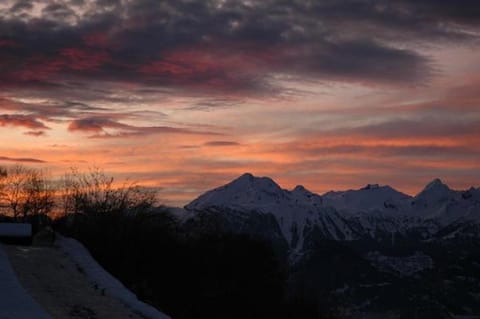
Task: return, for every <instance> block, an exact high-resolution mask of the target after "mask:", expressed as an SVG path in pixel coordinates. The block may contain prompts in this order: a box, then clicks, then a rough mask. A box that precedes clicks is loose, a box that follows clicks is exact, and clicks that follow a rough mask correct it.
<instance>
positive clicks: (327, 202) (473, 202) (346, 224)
mask: <svg viewBox="0 0 480 319" xmlns="http://www.w3.org/2000/svg"><path fill="white" fill-rule="evenodd" d="M185 210H186V211H187V213H188V216H190V217H189V220H195V219H198V218H200V217H202V219H203V220H209V221H210V222H211V221H216V222H217V224H218V221H219V220H220V219H221V220H222V222H221V224H222V225H223V226H222V227H226V228H227V229H228V230H229V231H234V232H240V233H250V234H255V235H261V236H263V237H265V238H275V239H278V238H283V239H284V241H285V243H286V245H287V247H288V249H289V250H290V252H300V251H303V250H306V249H308V247H309V245H311V243H312V241H315V240H318V239H328V240H335V241H345V240H346V241H351V240H361V239H375V240H390V238H391V237H392V236H393V235H396V236H414V237H415V238H420V239H429V238H435V237H438V236H441V237H442V238H444V237H445V238H448V236H453V235H452V234H462V233H463V231H462V230H467V229H469V231H471V229H472V227H473V226H472V225H479V227H478V228H479V229H480V189H478V188H471V189H469V190H468V191H456V190H452V189H450V188H449V187H448V186H447V185H446V184H444V183H443V182H442V181H441V180H440V179H435V180H433V181H432V182H430V183H428V184H427V186H426V187H425V188H424V189H423V190H422V191H421V192H420V193H419V194H417V195H416V196H414V197H411V196H408V195H406V194H403V193H401V192H399V191H397V190H395V189H393V188H392V187H390V186H380V185H377V184H369V185H367V186H366V187H364V188H361V189H358V190H348V191H341V192H338V191H337V192H333V191H332V192H328V193H326V194H324V195H322V196H321V195H318V194H315V193H312V192H310V191H309V190H307V189H306V188H305V187H303V186H297V187H295V188H294V189H293V190H291V191H290V190H285V189H282V188H281V187H280V186H279V185H278V184H276V183H275V182H274V181H273V180H272V179H270V178H268V177H255V176H253V175H252V174H248V173H247V174H244V175H242V176H240V177H238V178H237V179H235V180H233V181H232V182H230V183H228V184H226V185H224V186H221V187H218V188H215V189H213V190H210V191H208V192H206V193H205V194H203V195H201V196H200V197H198V198H197V199H195V200H194V201H192V202H191V203H190V204H188V205H186V206H185ZM207 217H208V218H207ZM474 229H477V228H474Z"/></svg>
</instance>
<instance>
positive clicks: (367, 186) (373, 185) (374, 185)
mask: <svg viewBox="0 0 480 319" xmlns="http://www.w3.org/2000/svg"><path fill="white" fill-rule="evenodd" d="M378 188H380V185H378V184H367V185H366V186H365V187H364V188H362V190H366V189H378Z"/></svg>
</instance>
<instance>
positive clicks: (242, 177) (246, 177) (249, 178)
mask: <svg viewBox="0 0 480 319" xmlns="http://www.w3.org/2000/svg"><path fill="white" fill-rule="evenodd" d="M254 178H255V176H253V174H252V173H248V172H247V173H244V174H242V175H240V176H239V177H238V178H236V180H237V181H240V180H242V181H243V180H244V181H252V180H253V179H254Z"/></svg>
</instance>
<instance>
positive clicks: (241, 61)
mask: <svg viewBox="0 0 480 319" xmlns="http://www.w3.org/2000/svg"><path fill="white" fill-rule="evenodd" d="M32 2H33V1H26V0H19V1H14V2H12V6H11V7H10V11H12V12H13V13H10V15H9V14H8V13H7V14H6V15H4V18H2V19H1V20H0V30H1V31H0V41H4V42H5V41H13V42H14V43H18V46H15V47H9V48H8V50H2V52H1V53H0V58H1V60H0V61H2V62H0V65H1V67H2V70H4V72H2V75H1V76H0V80H1V82H2V86H5V85H27V84H28V85H39V84H41V83H48V82H52V81H53V82H54V83H55V82H57V83H61V82H62V81H65V79H66V78H69V77H77V78H83V79H85V78H86V79H89V78H91V79H93V78H94V79H96V80H111V81H129V82H136V83H149V84H152V85H156V86H167V87H168V86H171V87H188V88H192V87H193V88H194V89H198V90H199V91H205V90H208V91H217V92H225V91H226V92H232V91H247V92H251V93H253V92H262V91H265V90H267V91H268V90H271V89H272V86H271V84H270V79H271V76H272V75H273V74H276V73H286V74H293V75H298V76H304V77H305V76H307V77H312V78H319V79H334V80H340V81H364V82H372V81H373V82H376V83H390V84H392V83H396V84H412V83H416V82H424V81H428V79H429V77H430V76H431V74H432V64H431V61H430V59H429V57H426V56H423V55H422V54H421V53H419V52H418V51H417V50H416V46H417V45H418V43H419V42H420V41H421V42H422V43H424V45H426V44H428V43H436V42H438V41H455V42H458V41H459V40H476V38H475V37H476V35H475V34H476V33H475V32H472V31H478V28H479V26H480V23H478V21H480V9H479V7H480V5H479V4H478V2H475V1H467V0H464V1H455V2H450V1H433V0H432V1H410V0H403V1H389V2H385V1H379V0H378V1H361V0H345V1H330V0H324V1H315V2H310V1H295V0H292V1H284V0H267V1H261V2H242V1H213V0H210V1H178V0H175V1H173V0H169V1H152V0H138V1H114V0H108V1H106V0H103V1H92V2H91V4H90V5H88V6H87V5H86V2H85V1H66V2H62V3H59V2H47V5H46V6H44V7H43V9H42V15H41V17H39V18H38V17H37V18H33V17H32V18H30V19H25V18H24V17H23V18H16V15H15V14H14V13H15V12H17V11H19V10H21V11H22V12H23V11H25V10H27V11H28V10H30V9H31V7H32ZM89 3H90V2H89ZM79 8H80V9H79ZM79 10H80V11H79ZM5 43H6V42H5Z"/></svg>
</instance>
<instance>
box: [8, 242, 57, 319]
mask: <svg viewBox="0 0 480 319" xmlns="http://www.w3.org/2000/svg"><path fill="white" fill-rule="evenodd" d="M0 319H51V317H50V316H49V315H48V314H47V313H46V312H45V310H43V308H42V307H41V306H40V305H39V304H38V303H37V302H36V301H35V300H34V299H33V298H32V297H31V296H30V295H29V294H28V293H27V291H26V290H25V289H24V288H23V287H22V285H21V284H20V282H19V281H18V279H17V276H16V274H15V272H14V271H13V269H12V267H11V265H10V261H9V259H8V256H7V254H6V253H5V251H4V249H3V246H2V245H1V244H0Z"/></svg>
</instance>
